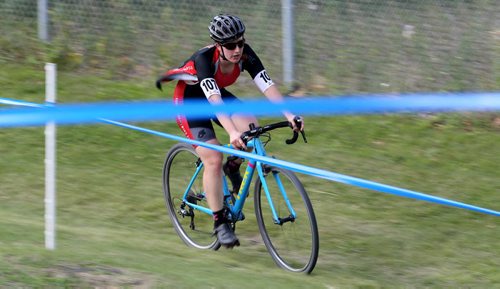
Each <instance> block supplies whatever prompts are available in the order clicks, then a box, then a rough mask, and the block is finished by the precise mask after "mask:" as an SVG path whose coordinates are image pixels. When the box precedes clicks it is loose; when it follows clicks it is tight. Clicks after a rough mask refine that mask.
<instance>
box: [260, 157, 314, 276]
mask: <svg viewBox="0 0 500 289" xmlns="http://www.w3.org/2000/svg"><path fill="white" fill-rule="evenodd" d="M266 171H268V172H267V173H266V174H265V178H266V183H267V185H268V187H269V192H270V194H271V198H272V202H273V203H274V207H275V208H276V211H277V213H278V216H279V217H281V218H286V217H288V216H289V215H290V214H289V210H288V207H287V205H286V201H285V198H284V197H283V195H282V194H281V193H280V189H279V186H278V184H277V181H276V179H274V178H273V177H272V176H273V175H277V176H278V177H279V179H280V180H281V183H282V184H283V187H284V188H285V191H286V194H287V195H288V199H289V200H290V202H291V204H292V206H293V209H294V210H295V212H296V219H294V221H287V222H285V223H283V224H281V225H280V224H276V223H275V222H274V220H273V216H272V212H271V209H270V206H269V201H268V199H267V197H266V193H265V190H264V189H263V186H262V181H261V179H260V178H257V180H256V183H255V194H254V204H255V206H254V207H255V215H256V217H257V224H258V226H259V231H260V234H261V236H262V239H263V241H264V244H265V246H266V248H267V250H268V252H269V254H270V255H271V257H272V258H273V260H274V261H275V262H276V264H277V265H278V266H279V267H281V268H283V269H285V270H288V271H291V272H297V273H307V274H309V273H311V271H312V270H313V269H314V267H315V266H316V262H317V260H318V252H319V234H318V226H317V222H316V217H315V214H314V210H313V207H312V204H311V201H310V199H309V197H308V195H307V193H306V191H305V189H304V186H303V185H302V183H301V182H300V180H299V179H298V178H297V176H295V174H294V173H293V172H291V171H289V170H286V169H282V168H279V167H267V169H266ZM264 206H266V207H264Z"/></svg>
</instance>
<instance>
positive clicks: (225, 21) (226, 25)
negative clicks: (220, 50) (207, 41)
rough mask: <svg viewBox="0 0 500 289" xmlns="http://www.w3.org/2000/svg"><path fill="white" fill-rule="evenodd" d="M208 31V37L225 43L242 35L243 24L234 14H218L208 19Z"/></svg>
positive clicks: (243, 30)
mask: <svg viewBox="0 0 500 289" xmlns="http://www.w3.org/2000/svg"><path fill="white" fill-rule="evenodd" d="M208 31H210V38H212V39H213V40H214V41H215V42H219V43H225V42H228V41H231V40H236V39H238V38H240V37H241V36H243V33H245V25H244V24H243V21H241V19H240V18H238V17H236V16H233V15H227V14H219V15H217V16H215V17H214V19H212V21H210V26H208Z"/></svg>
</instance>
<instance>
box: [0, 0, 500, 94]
mask: <svg viewBox="0 0 500 289" xmlns="http://www.w3.org/2000/svg"><path fill="white" fill-rule="evenodd" d="M39 1H42V0H39ZM43 1H47V2H48V16H49V17H48V19H49V21H48V27H47V34H48V37H49V38H50V43H48V44H41V43H40V41H39V40H38V28H37V26H38V25H37V24H38V19H39V17H38V16H37V15H38V13H37V1H35V0H0V25H1V27H2V28H1V29H2V33H1V35H0V61H3V62H14V61H17V62H22V61H29V60H31V61H33V60H43V61H47V60H48V61H55V62H57V63H58V64H59V66H60V67H61V68H63V69H64V68H65V67H66V68H67V69H79V70H82V71H85V70H110V71H112V72H113V73H114V74H116V75H117V76H118V77H120V76H123V77H130V76H134V75H153V74H157V73H159V72H160V71H162V70H165V69H167V68H169V67H172V66H176V65H178V64H180V62H182V61H183V60H184V59H185V58H187V57H189V56H190V55H191V53H193V52H194V51H195V50H196V49H198V48H200V47H202V46H204V45H206V44H208V43H210V39H209V37H208V32H207V26H208V22H209V21H210V19H211V17H212V16H214V15H216V14H218V13H221V12H225V13H233V14H236V15H238V16H240V17H241V18H242V19H243V20H244V22H245V24H246V26H247V33H246V35H245V37H246V38H247V40H248V42H249V43H250V44H251V45H252V47H253V48H254V50H256V52H257V53H258V54H259V56H260V57H261V58H262V60H263V62H264V64H265V66H266V68H267V70H268V71H269V72H270V74H271V76H272V77H273V79H274V80H275V81H277V82H281V79H283V75H284V73H283V65H282V61H283V59H282V51H283V41H282V37H283V34H282V3H284V2H285V1H273V0H244V1H239V0H237V1H234V0H232V1H229V0H186V1H178V0H148V1H146V0H53V1H48V0H43ZM43 1H42V2H43ZM291 2H292V3H293V6H292V7H293V18H292V19H293V24H292V27H293V31H294V34H293V36H294V39H293V44H294V45H293V48H294V69H293V72H294V73H293V75H294V78H295V79H294V80H295V82H296V83H298V84H300V85H301V86H302V87H303V90H304V92H306V93H308V92H309V93H354V92H393V91H397V92H402V91H403V92H404V91H430V90H432V91H445V90H498V89H499V88H500V87H499V85H500V80H499V79H500V5H498V1H497V0H475V1H470V0H469V1H468V0H463V1H460V0H433V1H430V0H397V1H396V0H389V1H382V0H351V1H347V0H343V1H341V0H330V1H325V0H323V1H321V0H295V1H291ZM40 47H42V48H43V49H42V48H40ZM33 50H35V51H33ZM41 58H44V59H41ZM47 58H49V59H47Z"/></svg>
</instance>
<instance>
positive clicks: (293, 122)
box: [286, 114, 304, 131]
mask: <svg viewBox="0 0 500 289" xmlns="http://www.w3.org/2000/svg"><path fill="white" fill-rule="evenodd" d="M296 117H299V118H300V120H301V121H302V127H300V129H299V128H298V127H297V124H296V123H295V118H296ZM286 119H287V120H288V121H289V122H290V123H291V124H292V128H293V130H294V131H299V130H301V131H303V130H304V119H303V118H302V117H301V116H297V115H294V114H287V115H286Z"/></svg>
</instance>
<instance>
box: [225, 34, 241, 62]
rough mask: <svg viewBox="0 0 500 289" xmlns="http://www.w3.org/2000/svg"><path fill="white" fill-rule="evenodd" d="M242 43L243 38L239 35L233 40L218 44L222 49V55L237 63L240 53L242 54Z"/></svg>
mask: <svg viewBox="0 0 500 289" xmlns="http://www.w3.org/2000/svg"><path fill="white" fill-rule="evenodd" d="M244 45H245V39H244V38H243V37H240V38H238V39H237V40H235V41H231V42H228V43H225V44H222V45H219V47H220V49H222V50H223V52H224V56H225V57H226V59H227V60H229V61H230V62H232V63H237V62H239V61H240V59H241V55H242V54H243V48H244Z"/></svg>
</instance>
